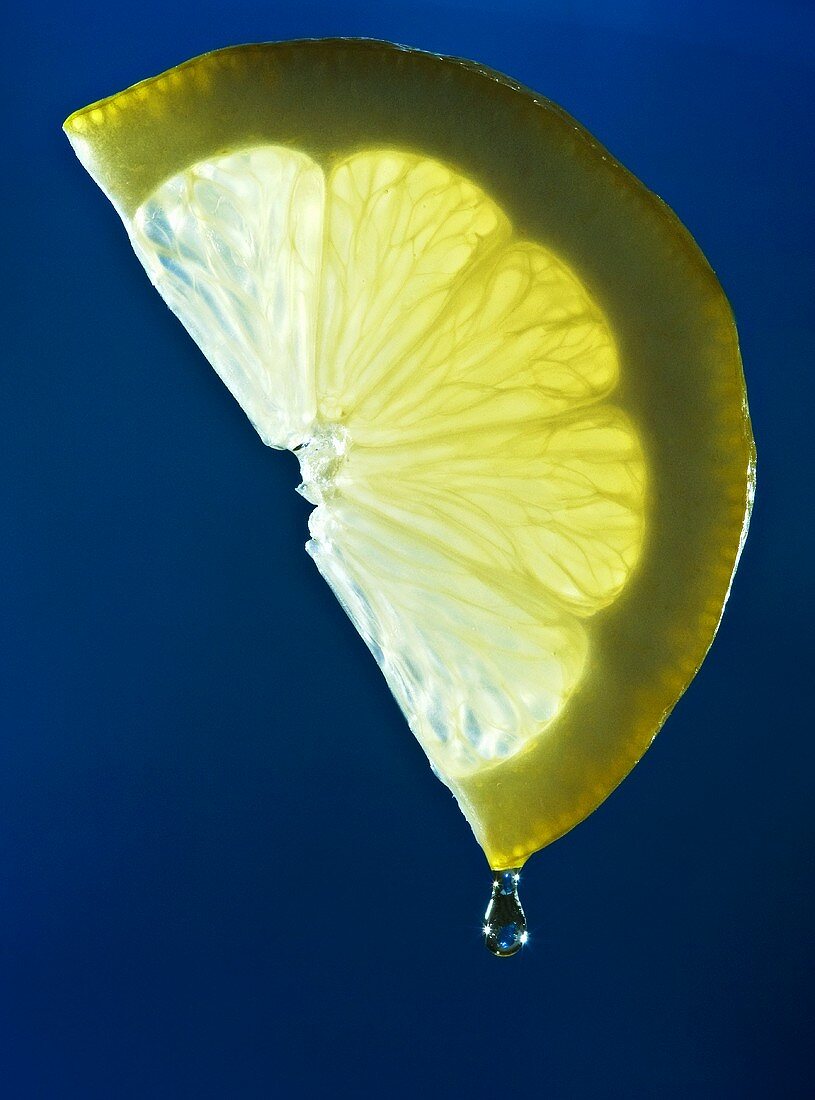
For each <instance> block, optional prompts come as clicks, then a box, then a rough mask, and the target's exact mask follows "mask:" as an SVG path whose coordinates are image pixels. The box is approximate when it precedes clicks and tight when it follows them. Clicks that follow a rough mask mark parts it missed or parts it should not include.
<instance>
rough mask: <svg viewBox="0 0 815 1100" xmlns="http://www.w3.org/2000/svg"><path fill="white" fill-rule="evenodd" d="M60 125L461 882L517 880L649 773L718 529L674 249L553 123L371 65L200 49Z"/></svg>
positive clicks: (719, 566)
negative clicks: (279, 522) (473, 857)
mask: <svg viewBox="0 0 815 1100" xmlns="http://www.w3.org/2000/svg"><path fill="white" fill-rule="evenodd" d="M65 128H66V131H67V134H68V137H69V138H70V140H71V143H72V144H73V146H74V148H75V149H76V151H77V153H78V155H79V157H80V159H81V160H82V162H83V164H84V165H85V166H86V168H87V169H88V170H89V172H90V173H91V175H92V176H93V177H94V179H95V180H96V181H97V182H98V183H99V185H100V186H101V187H102V188H103V190H104V191H105V192H106V193H107V194H108V196H109V197H110V198H111V200H112V201H113V203H114V205H115V206H116V208H117V210H118V211H119V213H120V215H121V216H122V219H123V221H124V223H125V226H126V228H127V231H128V234H129V236H130V239H131V242H132V244H133V247H134V249H135V251H136V253H137V255H138V257H139V259H140V260H141V262H142V263H143V265H144V267H145V268H146V270H147V273H148V275H149V277H150V279H151V281H152V282H153V283H154V285H155V286H156V288H157V289H158V290H159V292H160V293H161V295H162V296H163V297H164V299H165V300H166V302H167V303H168V305H169V306H170V307H171V308H172V309H173V311H174V312H175V313H176V314H177V315H178V316H179V318H180V319H181V321H182V322H183V324H184V325H185V327H186V328H187V329H188V331H189V332H190V334H191V335H192V336H193V337H194V339H195V340H196V342H197V343H198V345H199V346H200V348H201V350H202V351H203V353H204V354H205V356H206V357H207V359H208V360H209V361H210V363H211V364H212V365H213V367H214V368H215V369H216V370H217V372H218V373H219V375H220V376H221V378H222V379H223V380H224V382H225V383H226V385H227V386H228V387H229V389H230V390H231V392H232V393H233V394H234V396H235V397H236V399H237V400H238V401H239V402H240V404H241V406H242V408H243V409H244V410H245V412H246V413H247V415H248V417H249V419H250V420H251V422H252V423H253V424H254V426H255V427H256V429H257V431H258V432H259V434H260V436H261V438H262V439H263V440H264V442H265V443H267V444H269V445H270V446H272V447H278V448H290V449H292V450H294V451H295V452H296V453H297V455H298V457H299V459H300V465H301V471H302V478H303V481H302V485H301V486H300V491H301V492H302V493H303V495H304V496H305V497H307V499H308V500H309V501H311V502H312V503H313V504H314V506H315V508H314V511H313V512H312V514H311V517H310V522H309V527H310V532H311V539H310V541H309V543H308V546H307V549H308V550H309V553H310V554H311V555H312V557H313V558H314V560H315V562H316V564H317V566H318V568H319V570H320V572H321V573H322V575H323V576H324V577H325V579H326V580H327V581H328V583H329V584H330V585H331V587H332V588H333V590H334V592H335V593H336V595H337V597H338V599H339V600H340V602H341V603H342V605H343V606H344V608H345V609H346V611H347V612H348V615H349V616H350V618H351V619H352V621H353V623H354V624H355V626H356V627H357V629H358V631H359V633H360V634H361V635H362V637H363V638H364V639H365V641H366V643H367V644H368V646H369V648H370V649H371V651H372V652H373V654H374V656H375V658H376V660H377V661H378V662H379V665H380V667H381V669H382V671H383V673H384V675H385V677H386V678H387V681H388V683H389V685H390V687H391V689H392V691H393V693H394V695H395V697H396V699H397V700H398V702H399V705H400V706H401V708H402V710H403V711H404V713H405V716H406V718H407V720H408V723H409V725H410V728H411V729H412V730H413V732H414V734H415V735H416V737H417V739H418V740H419V742H420V743H421V745H422V747H423V748H424V750H425V752H426V753H427V755H428V757H429V758H430V761H431V763H432V765H433V767H434V770H435V771H436V772H437V774H438V775H439V776H440V777H441V778H442V780H443V781H444V782H445V783H447V784H448V786H449V787H450V788H451V789H452V791H453V792H454V794H455V795H456V797H457V799H458V801H459V804H460V806H461V808H462V810H463V812H464V814H465V816H466V817H467V819H468V821H469V822H470V824H471V826H472V828H473V830H474V832H475V834H476V836H477V838H478V840H479V842H480V843H481V845H482V847H483V848H484V851H485V853H486V854H487V857H488V859H489V861H490V863H491V865H492V866H493V868H496V869H501V868H517V867H519V866H521V865H522V864H523V862H524V861H525V859H526V858H527V857H528V856H529V855H530V854H531V853H532V852H534V851H536V850H537V849H539V848H541V847H542V846H544V845H545V844H547V843H549V842H550V841H552V840H554V839H555V838H556V837H557V836H559V835H561V834H562V833H564V832H565V831H566V830H567V829H569V828H571V827H572V826H573V825H574V824H576V823H577V822H578V821H580V820H581V819H582V818H584V817H585V816H586V815H587V814H588V813H590V812H591V811H592V810H593V809H594V808H595V807H596V806H597V805H598V803H599V802H601V801H602V800H603V799H604V798H605V797H606V795H607V794H608V793H609V792H610V791H611V790H612V789H613V788H614V787H615V786H616V785H617V783H618V782H619V781H620V780H621V779H622V778H623V776H624V775H625V774H626V773H627V772H628V771H629V770H630V768H631V767H632V766H633V764H634V763H635V762H636V761H637V759H639V757H640V756H641V755H642V753H643V752H644V750H645V749H646V748H647V746H648V744H649V743H650V741H651V739H652V738H653V736H654V734H655V733H656V732H657V730H658V729H659V727H660V726H661V724H662V722H663V721H664V719H665V717H666V716H667V714H668V713H669V711H670V710H671V708H672V707H673V705H674V703H675V702H676V700H677V699H678V698H679V696H680V695H681V694H682V692H683V691H684V690H685V688H686V686H687V685H688V683H689V682H690V680H691V679H692V677H693V675H694V673H695V672H696V670H697V669H698V667H699V665H700V663H701V661H702V659H703V657H704V655H705V652H706V651H707V648H708V646H709V645H710V642H711V640H712V638H713V635H714V633H715V631H716V628H717V626H718V622H719V619H720V616H721V613H722V608H723V606H724V603H725V600H726V598H727V594H728V591H729V586H730V582H731V578H732V574H733V571H734V569H735V566H736V562H737V559H738V555H739V552H740V549H741V546H742V544H743V540H744V537H745V534H746V529H747V522H748V518H749V510H750V504H751V500H752V491H753V480H754V475H753V470H754V448H753V443H752V436H751V432H750V424H749V418H748V414H747V406H746V396H745V389H744V381H743V376H742V371H741V364H740V359H739V353H738V344H737V339H736V333H735V328H734V324H733V319H732V316H731V313H730V310H729V307H728V304H727V301H726V299H725V298H724V295H723V294H722V291H721V289H720V287H719V285H718V283H717V281H716V279H715V277H714V275H713V273H712V272H711V270H710V268H709V267H708V266H707V264H706V263H705V260H704V258H703V257H702V255H701V253H700V252H699V250H698V248H697V247H696V246H695V244H694V243H693V241H692V240H691V238H690V237H689V235H688V234H687V232H686V231H685V230H684V229H683V227H682V226H681V225H680V223H679V222H678V221H677V219H676V218H675V217H674V215H673V214H672V213H671V212H670V211H669V210H668V209H667V207H665V206H664V205H663V204H662V203H661V202H660V201H659V200H658V199H656V198H655V197H654V196H652V195H651V194H650V193H649V192H647V191H646V190H645V189H644V188H643V187H642V185H641V184H639V183H638V182H637V181H636V180H635V179H634V178H633V177H632V176H630V175H629V174H628V173H627V172H626V171H625V170H624V169H623V168H622V167H621V166H620V165H618V164H617V163H616V162H615V161H614V160H613V159H612V158H611V157H610V156H609V155H608V154H607V153H606V152H605V151H604V150H603V149H602V148H601V147H600V146H598V145H597V143H596V142H595V141H594V139H592V138H591V137H590V136H589V135H588V134H587V133H586V132H585V131H583V130H582V129H581V128H580V127H579V126H578V125H577V124H576V123H574V122H573V121H572V120H571V119H570V118H569V117H568V116H567V115H565V114H564V113H563V112H562V111H561V110H560V109H559V108H557V107H555V106H554V105H553V104H551V103H549V102H548V101H546V100H544V99H542V98H541V97H539V96H537V95H534V94H533V93H531V92H529V91H528V90H526V89H523V88H520V87H519V86H517V85H515V84H513V83H512V82H511V81H509V80H508V79H507V78H505V77H502V76H500V75H498V74H496V73H492V72H489V71H487V70H484V69H481V68H479V67H477V66H474V65H471V64H469V63H466V62H461V61H457V60H454V59H449V58H439V57H435V56H432V55H428V54H422V53H419V52H417V51H411V50H404V49H401V48H398V47H394V46H390V45H388V44H386V43H377V42H368V41H364V42H354V41H350V40H343V41H325V42H301V43H283V44H274V45H265V46H251V47H239V48H236V49H230V50H224V51H219V52H217V53H214V54H208V55H205V56H203V57H201V58H197V59H195V60H194V61H191V62H188V63H187V64H185V65H182V66H180V67H179V68H177V69H174V70H172V71H171V72H169V73H167V74H165V75H164V76H161V77H158V78H156V79H154V80H151V81H147V82H145V83H143V84H140V85H137V86H136V87H134V88H132V89H130V90H128V91H126V92H122V93H121V94H119V95H117V96H114V97H113V98H111V99H108V100H104V101H102V102H100V103H98V104H95V105H93V106H91V107H88V108H86V109H84V110H82V111H79V112H77V113H76V114H74V115H72V116H71V117H70V118H69V119H68V121H67V123H66V126H65ZM340 705H341V702H340V701H338V706H340Z"/></svg>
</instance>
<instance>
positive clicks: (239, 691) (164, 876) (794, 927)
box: [0, 0, 815, 1100]
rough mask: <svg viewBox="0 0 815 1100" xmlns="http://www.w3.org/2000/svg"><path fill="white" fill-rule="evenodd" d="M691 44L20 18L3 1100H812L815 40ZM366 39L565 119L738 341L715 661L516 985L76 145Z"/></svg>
mask: <svg viewBox="0 0 815 1100" xmlns="http://www.w3.org/2000/svg"><path fill="white" fill-rule="evenodd" d="M679 7H680V5H672V4H667V3H665V4H662V5H660V4H655V3H649V2H647V0H639V2H631V0H629V2H627V3H626V2H624V0H620V2H618V3H612V2H611V0H603V2H598V0H593V2H592V0H585V2H582V3H563V4H554V3H539V4H535V3H533V2H532V0H502V2H501V3H500V4H499V3H488V2H486V0H482V2H466V0H460V2H459V3H453V2H449V3H442V2H436V3H432V2H422V0H413V2H411V3H408V2H399V3H394V4H385V3H373V2H372V3H342V2H337V3H315V2H311V0H300V2H298V3H296V4H293V3H286V4H276V3H272V2H267V3H260V2H251V0H237V2H234V3H226V2H223V0H222V2H219V3H213V2H212V0H199V2H197V3H195V4H193V3H186V2H185V3H172V2H164V3H159V2H158V0H145V2H142V3H139V4H127V5H122V4H110V5H104V6H103V5H96V6H95V5H91V4H88V3H85V2H82V0H80V2H77V3H74V4H70V5H69V4H67V3H66V4H62V5H50V6H49V5H44V4H42V3H32V4H29V5H26V6H22V5H17V6H15V7H14V10H13V11H11V12H10V13H8V14H7V15H6V16H5V17H4V19H5V22H6V27H7V32H6V34H4V40H5V47H6V48H5V51H4V62H3V77H4V79H5V82H6V85H7V88H6V92H5V97H4V102H5V110H4V135H3V150H4V154H6V158H7V163H6V165H5V167H4V171H3V185H4V190H5V194H6V198H5V202H4V227H3V243H4V246H5V260H4V275H5V279H4V294H3V298H4V302H5V304H7V305H9V306H10V307H11V308H10V315H9V318H8V320H6V321H5V322H4V332H5V355H4V369H3V376H2V392H3V398H4V402H6V404H5V408H4V412H3V433H2V443H3V448H4V451H5V457H4V460H3V462H2V465H1V466H0V476H2V480H3V492H4V503H3V512H2V516H3V523H4V528H5V532H4V538H3V539H2V546H0V554H2V577H3V585H2V600H3V618H2V622H3V659H2V662H1V665H2V668H1V670H0V676H2V681H3V691H2V703H3V709H2V714H3V730H2V740H1V741H0V888H1V889H2V913H1V914H0V921H1V925H2V936H1V943H2V947H1V950H2V954H1V955H0V967H1V968H2V973H0V1007H2V1012H3V1022H2V1031H1V1032H0V1047H1V1048H2V1049H0V1095H2V1097H3V1098H4V1100H18V1098H34V1097H37V1098H45V1100H51V1098H57V1100H61V1098H63V1097H64V1098H68V1097H70V1098H73V1097H78V1098H83V1100H130V1098H139V1100H141V1098H146V1100H147V1098H149V1100H158V1098H173V1100H175V1098H184V1100H186V1098H188V1097H189V1098H192V1097H195V1098H224V1100H231V1098H243V1097H246V1098H261V1097H263V1098H265V1097H311V1096H325V1097H391V1096H403V1095H410V1094H411V1093H414V1092H416V1091H417V1090H419V1091H420V1094H421V1095H423V1096H428V1097H436V1096H452V1097H466V1098H468V1100H469V1098H476V1097H493V1096H514V1095H515V1096H519V1097H529V1098H530V1100H531V1098H532V1097H554V1098H569V1100H571V1098H583V1097H588V1098H596V1097H603V1098H605V1097H626V1098H631V1097H648V1098H652V1097H659V1098H664V1097H668V1098H672V1097H682V1098H684V1097H733V1098H740V1100H741V1098H745V1097H769V1096H783V1097H793V1096H804V1095H807V1094H808V1093H810V1092H811V1078H810V1073H809V1065H808V1040H809V1038H810V1036H808V1034H807V1032H808V1031H809V1029H810V1026H811V1013H812V1008H813V1004H812V1002H813V994H812V989H813V973H812V956H813V946H812V943H813V939H812V928H813V885H812V875H811V871H812V855H811V852H812V840H813V836H812V834H813V828H812V814H811V801H812V774H813V759H812V720H811V714H812V706H811V699H812V684H811V679H812V658H813V654H812V647H811V643H810V638H811V625H812V621H813V572H812V570H813V518H812V491H811V472H812V439H813V434H815V433H814V432H813V401H812V399H813V392H814V391H815V384H814V382H813V347H815V321H814V320H813V312H812V293H813V285H815V279H814V278H813V265H812V251H813V234H812V203H813V175H814V174H815V173H813V166H814V165H815V152H813V134H812V92H813V87H812V84H813V81H812V75H813V49H815V28H814V25H813V18H812V15H813V9H812V6H811V4H809V3H805V2H799V3H796V2H794V0H786V2H784V3H775V4H771V3H763V4H754V5H749V4H748V5H733V6H732V7H731V6H730V5H723V4H713V5H712V6H711V5H710V4H709V3H703V2H701V0H694V2H691V3H684V4H682V5H681V9H682V10H681V12H679V10H678V9H679ZM674 8H676V9H677V10H676V11H675V10H674ZM340 34H343V35H368V36H373V37H382V38H389V39H393V40H396V41H400V42H404V43H407V44H410V45H415V46H419V47H424V48H426V49H430V50H437V51H441V52H447V53H454V54H459V55H464V56H467V57H472V58H475V59H478V60H480V61H482V62H484V63H486V64H487V65H490V66H493V67H494V68H496V69H499V70H503V71H505V72H507V73H510V74H511V75H512V76H513V77H515V78H517V79H518V80H520V81H522V82H523V83H525V84H528V85H531V86H532V87H534V88H536V89H539V90H540V91H541V92H543V93H544V94H546V95H547V96H549V97H551V98H553V99H554V100H556V101H557V102H559V103H561V104H562V105H563V106H564V107H565V108H566V109H567V110H568V111H570V112H571V113H572V114H574V115H575V116H576V117H577V118H578V119H580V121H581V122H583V123H584V124H585V125H586V126H587V127H588V128H589V129H590V130H591V131H592V132H593V133H595V134H596V135H597V137H598V138H599V139H600V140H601V141H602V142H603V143H605V144H606V145H607V146H608V147H609V148H610V149H611V150H612V151H613V153H614V154H615V155H616V156H617V157H619V158H620V159H621V160H622V161H623V163H624V164H626V165H627V166H628V167H629V168H630V169H632V170H633V171H634V172H635V173H636V174H637V175H638V176H639V177H640V178H641V179H643V180H644V181H645V182H646V183H647V184H648V185H649V186H650V187H651V188H653V189H654V190H655V191H657V192H658V193H659V194H660V195H662V196H663V197H664V198H665V199H666V200H667V201H668V202H669V203H670V204H671V205H672V206H673V207H674V209H675V210H676V211H677V213H678V214H679V216H680V217H681V218H682V219H683V220H684V221H685V223H686V224H687V225H688V226H689V228H690V229H691V231H692V232H693V233H694V235H695V236H696V238H697V240H698V241H699V243H700V245H701V246H702V248H703V250H704V251H705V253H706V254H707V256H708V257H709V259H710V261H711V263H712V264H713V266H714V268H715V269H716V270H717V271H718V273H719V275H720V277H721V280H722V282H723V284H724V287H725V289H726V291H727V293H728V294H729V296H730V299H731V301H732V303H733V306H734V309H735V312H736V316H737V319H738V323H739V328H740V332H741V338H742V345H743V352H744V360H745V365H746V371H747V377H748V382H749V387H750V398H751V403H752V412H753V420H754V427H755V433H756V438H757V441H758V448H759V492H758V498H757V504H756V510H755V514H754V518H753V530H752V533H751V536H750V539H749V540H748V543H747V548H746V551H745V554H744V557H743V561H742V565H741V569H740V572H739V575H738V577H737V581H736V584H735V586H734V590H733V595H732V598H731V601H730V604H729V606H728V609H727V612H726V615H725V618H724V622H723V625H722V628H721V631H720V635H719V638H718V640H717V642H716V644H715V645H714V648H713V650H712V652H711V654H710V657H709V658H708V660H707V662H706V664H705V666H704V668H703V670H702V671H701V673H700V675H699V676H698V678H697V679H696V681H695V683H694V684H693V686H692V688H691V690H690V691H689V692H688V694H687V696H686V698H685V699H683V700H682V702H681V703H680V705H679V706H678V707H677V709H676V712H675V713H674V715H673V717H672V718H671V719H670V721H669V722H668V724H667V726H666V728H665V730H664V732H663V733H662V734H661V736H660V737H659V738H658V739H657V742H656V744H655V745H654V747H653V748H652V750H651V751H650V752H649V753H648V755H647V757H646V758H645V760H644V761H643V763H642V764H641V765H640V766H639V767H638V768H637V769H636V770H635V772H634V774H633V775H632V776H631V777H630V778H629V779H628V780H627V781H626V782H625V783H624V785H623V786H622V788H621V789H620V790H619V791H618V792H617V793H615V794H614V795H613V796H612V797H611V798H610V799H609V801H608V802H607V803H606V804H605V805H604V806H602V807H601V809H600V810H598V812H597V813H595V814H594V815H593V816H592V817H591V819H590V820H588V821H587V822H585V823H584V824H583V825H581V826H580V827H579V828H578V829H576V830H575V831H574V832H573V833H571V834H570V835H569V836H568V837H566V838H565V839H563V840H561V841H559V842H558V843H557V844H555V845H554V846H553V847H552V848H550V849H549V850H547V851H545V852H544V853H542V854H540V855H538V856H536V857H535V858H534V859H533V860H532V861H531V863H530V864H529V866H528V870H527V873H526V875H525V881H524V899H525V902H526V907H527V912H528V915H529V917H530V922H531V930H532V939H531V943H530V945H529V948H528V950H526V951H525V953H524V955H523V956H522V957H521V958H518V959H515V960H513V961H512V962H500V961H497V960H495V959H492V958H491V957H489V956H488V955H487V953H486V952H485V951H484V949H483V947H482V946H481V943H480V938H479V925H480V918H481V914H482V913H483V909H484V905H485V902H486V899H487V888H488V876H487V869H486V866H485V864H484V861H483V857H482V855H481V852H480V850H479V849H478V847H477V846H476V844H475V843H474V842H473V840H472V837H471V836H470V834H469V830H468V828H467V825H466V824H465V822H464V820H463V818H462V817H461V816H460V815H459V813H458V811H457V809H456V807H455V805H454V803H453V801H452V799H451V798H450V796H449V794H448V793H447V792H446V790H445V789H444V788H443V787H442V786H441V784H439V783H438V782H436V780H435V779H434V778H433V776H432V775H431V773H430V771H429V769H428V767H427V765H426V762H425V760H424V757H423V755H422V753H421V751H420V750H419V748H418V746H417V745H416V744H415V743H414V742H413V741H412V739H411V737H410V735H409V733H408V731H407V728H406V726H405V724H404V722H403V720H402V718H401V717H400V715H399V714H398V712H397V709H396V706H395V704H394V703H393V701H392V699H391V698H390V696H389V694H388V691H387V689H386V687H385V684H384V681H383V680H382V679H381V677H380V675H379V672H378V671H377V669H376V667H375V665H374V663H373V661H372V660H371V659H370V657H369V655H368V654H367V652H366V650H365V648H364V646H363V645H362V643H361V642H360V640H359V639H358V638H357V637H356V635H355V633H354V631H353V629H352V628H351V626H350V624H349V623H348V622H347V621H346V619H345V618H344V616H343V614H342V612H341V610H340V608H339V606H338V605H337V604H336V603H335V602H334V599H333V597H332V595H331V594H330V592H329V590H328V588H327V587H326V586H325V585H324V584H323V582H322V580H321V579H320V577H319V576H318V574H317V572H316V570H315V569H314V567H313V565H312V563H311V561H310V560H309V559H308V557H307V556H306V555H305V553H304V552H303V549H302V546H303V542H304V541H305V537H306V514H307V506H306V505H305V503H304V502H303V501H302V500H301V499H300V498H299V497H298V496H297V495H296V494H295V493H294V486H295V484H296V481H297V464H296V462H295V460H294V459H293V458H292V457H291V456H289V455H285V454H284V455H281V454H277V453H273V452H270V451H268V450H266V449H265V448H264V447H263V446H262V445H261V443H260V440H259V439H258V437H257V436H256V435H255V433H254V431H253V430H252V428H251V427H250V425H249V424H248V422H247V421H246V420H245V418H244V416H243V414H242V413H241V411H240V409H239V408H238V406H237V404H236V403H235V402H234V401H233V399H232V398H231V397H230V396H229V394H228V393H227V391H226V389H225V388H224V387H223V386H222V385H221V383H220V382H219V381H218V379H217V378H216V376H215V374H214V372H213V371H211V370H210V369H209V367H208V366H207V365H206V364H205V363H204V361H203V359H202V357H201V355H200V353H199V352H198V351H197V349H196V348H195V347H194V345H193V344H192V342H191V341H190V339H189V338H188V337H187V335H186V334H185V333H184V331H183V330H182V329H181V327H180V325H179V324H178V323H177V322H176V321H175V320H174V318H173V317H172V316H171V314H170V313H169V312H168V311H167V310H166V308H165V307H164V305H163V304H162V303H161V301H160V299H159V298H158V296H157V295H156V294H155V292H154V291H153V290H152V289H151V287H150V285H149V283H148V281H147V279H146V278H145V276H144V274H143V272H142V270H141V268H140V267H139V265H138V264H137V262H136V260H135V258H134V257H133V255H132V254H131V251H130V248H129V245H128V243H127V240H126V238H125V234H124V232H123V230H122V227H121V225H120V224H119V222H118V219H117V218H116V216H115V214H114V211H113V209H112V208H111V207H110V206H109V205H108V203H107V202H106V200H105V199H104V197H103V196H102V194H101V192H99V191H98V190H97V189H96V187H95V186H94V185H93V183H92V182H91V180H90V178H89V177H88V176H87V175H86V174H85V172H84V171H83V170H82V169H81V167H80V166H79V164H78V162H77V161H76V160H75V158H74V156H73V154H72V152H71V150H70V148H69V146H68V143H67V141H65V139H64V137H63V136H62V134H61V131H60V125H61V122H62V120H63V118H64V117H65V115H66V114H67V113H68V112H69V111H71V110H73V109H75V108H77V107H80V106H82V105H84V104H85V103H87V102H89V101H91V100H94V99H97V98H99V97H100V96H103V95H106V94H109V93H112V92H115V91H118V90H120V89H121V88H123V87H125V86H126V85H128V84H130V83H132V82H134V81H136V80H138V79H141V78H143V77H146V76H148V75H152V74H154V73H157V72H159V71H161V70H163V69H165V68H167V67H168V66H171V65H173V64H175V63H177V62H180V61H182V60H185V59H187V58H188V57H191V56H193V55H195V54H197V53H200V52H202V51H204V50H207V49H211V48H214V47H218V46H222V45H227V44H231V43H236V42H241V41H247V40H264V39H282V38H295V37H303V36H320V35H340ZM9 130H10V132H9ZM808 1085H809V1087H808Z"/></svg>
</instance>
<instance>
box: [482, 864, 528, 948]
mask: <svg viewBox="0 0 815 1100" xmlns="http://www.w3.org/2000/svg"><path fill="white" fill-rule="evenodd" d="M520 879H521V874H520V868H519V867H511V868H510V869H509V870H506V871H496V872H495V874H494V876H493V880H492V894H491V896H490V901H489V905H488V906H487V911H486V913H485V914H484V943H485V945H486V947H487V950H488V951H490V952H491V953H492V954H493V955H496V956H497V957H498V958H499V959H506V958H509V956H510V955H515V954H517V953H518V951H520V950H521V948H522V947H523V945H524V944H525V943H526V941H527V939H528V936H527V931H526V917H525V916H524V911H523V907H522V905H521V899H520V898H519V897H518V883H519V882H520Z"/></svg>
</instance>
